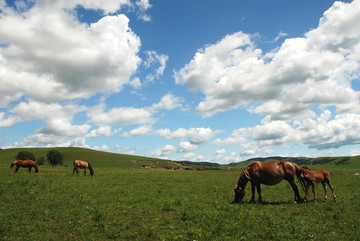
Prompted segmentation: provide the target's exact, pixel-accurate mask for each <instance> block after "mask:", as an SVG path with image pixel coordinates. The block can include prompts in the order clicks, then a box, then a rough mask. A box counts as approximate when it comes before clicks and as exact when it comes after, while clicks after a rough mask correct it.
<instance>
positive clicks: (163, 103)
mask: <svg viewBox="0 0 360 241" xmlns="http://www.w3.org/2000/svg"><path fill="white" fill-rule="evenodd" d="M182 102H184V100H183V99H182V98H181V97H178V96H175V95H173V94H171V93H168V94H166V95H164V96H163V97H162V98H161V100H160V102H159V103H157V104H154V105H152V108H154V111H155V110H158V109H166V110H172V109H175V108H179V107H182V105H181V103H182Z"/></svg>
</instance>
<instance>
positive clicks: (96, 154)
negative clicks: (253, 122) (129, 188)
mask: <svg viewBox="0 0 360 241" xmlns="http://www.w3.org/2000/svg"><path fill="white" fill-rule="evenodd" d="M50 150H57V151H59V152H61V153H62V154H63V155H64V161H63V163H64V164H63V166H64V167H72V163H73V161H74V160H86V161H89V162H90V163H91V164H92V166H94V168H95V167H98V168H120V169H139V168H147V169H175V170H219V169H242V168H244V167H245V166H246V165H248V164H249V163H250V162H253V161H261V162H270V161H277V160H286V161H291V162H294V163H297V164H298V165H309V166H314V165H315V166H317V165H320V166H321V165H330V166H332V167H334V168H336V169H338V170H341V169H349V168H350V169H359V170H360V156H352V157H349V156H344V157H318V158H308V157H281V156H273V157H259V158H251V159H248V160H246V161H242V162H237V163H231V164H228V165H220V164H218V163H211V162H191V161H185V160H184V161H171V160H165V159H157V158H150V157H143V156H135V155H126V154H118V153H111V152H104V151H97V150H92V149H86V148H79V147H56V148H13V149H0V166H10V163H11V162H13V161H14V160H15V156H16V155H17V154H18V153H19V152H20V151H28V152H31V153H33V154H34V156H35V158H36V159H39V158H40V157H45V156H46V154H47V153H48V151H50ZM45 165H46V166H47V165H48V164H47V163H46V164H45Z"/></svg>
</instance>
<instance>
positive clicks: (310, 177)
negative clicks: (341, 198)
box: [301, 166, 336, 202]
mask: <svg viewBox="0 0 360 241" xmlns="http://www.w3.org/2000/svg"><path fill="white" fill-rule="evenodd" d="M301 176H302V177H303V179H304V180H305V198H304V201H306V197H307V195H308V190H309V186H311V189H312V192H313V194H314V201H316V196H315V186H316V185H317V184H319V183H321V184H322V186H323V188H324V191H325V196H324V202H325V201H326V200H327V186H326V184H327V185H329V187H330V189H331V191H332V194H333V197H334V202H336V195H335V190H334V187H333V185H331V181H330V173H329V172H327V171H324V170H320V171H317V172H313V171H311V170H310V169H309V168H308V167H307V166H302V167H301Z"/></svg>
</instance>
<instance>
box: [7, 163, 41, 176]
mask: <svg viewBox="0 0 360 241" xmlns="http://www.w3.org/2000/svg"><path fill="white" fill-rule="evenodd" d="M15 165H16V170H15V172H17V171H18V170H19V168H20V167H27V168H28V169H29V173H31V168H33V167H34V168H35V172H36V173H38V172H39V167H38V165H37V164H36V162H34V161H33V160H17V161H14V162H13V163H11V165H10V168H13V167H14V166H15Z"/></svg>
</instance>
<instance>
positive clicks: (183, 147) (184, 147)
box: [178, 141, 198, 152]
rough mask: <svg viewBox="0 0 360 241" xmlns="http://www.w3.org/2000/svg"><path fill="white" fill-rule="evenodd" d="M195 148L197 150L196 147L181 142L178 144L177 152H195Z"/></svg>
mask: <svg viewBox="0 0 360 241" xmlns="http://www.w3.org/2000/svg"><path fill="white" fill-rule="evenodd" d="M197 148H198V146H197V145H194V144H191V143H190V142H187V141H182V142H180V144H179V149H178V152H190V151H194V150H196V149H197Z"/></svg>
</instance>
